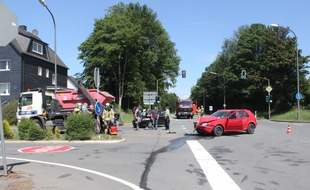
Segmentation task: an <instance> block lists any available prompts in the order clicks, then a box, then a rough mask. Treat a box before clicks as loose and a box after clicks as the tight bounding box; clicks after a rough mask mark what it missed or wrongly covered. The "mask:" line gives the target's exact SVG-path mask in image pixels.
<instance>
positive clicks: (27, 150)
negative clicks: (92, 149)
mask: <svg viewBox="0 0 310 190" xmlns="http://www.w3.org/2000/svg"><path fill="white" fill-rule="evenodd" d="M71 149H74V147H72V146H32V147H27V148H22V149H19V150H18V152H22V153H50V152H64V151H68V150H71Z"/></svg>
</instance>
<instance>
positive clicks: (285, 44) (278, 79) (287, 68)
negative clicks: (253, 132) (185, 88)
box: [191, 24, 309, 113]
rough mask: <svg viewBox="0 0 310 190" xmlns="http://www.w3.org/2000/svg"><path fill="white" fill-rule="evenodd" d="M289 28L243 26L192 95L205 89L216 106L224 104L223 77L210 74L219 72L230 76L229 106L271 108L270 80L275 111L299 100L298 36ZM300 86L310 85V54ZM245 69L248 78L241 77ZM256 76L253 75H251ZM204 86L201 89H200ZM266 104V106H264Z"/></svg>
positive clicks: (305, 59)
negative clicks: (309, 71)
mask: <svg viewBox="0 0 310 190" xmlns="http://www.w3.org/2000/svg"><path fill="white" fill-rule="evenodd" d="M288 33H289V30H288V29H287V28H270V27H266V26H265V25H263V24H252V25H251V26H241V27H239V29H238V30H237V31H236V32H235V34H234V36H233V37H232V38H231V39H227V40H225V41H224V45H223V46H222V52H220V53H219V55H218V57H217V59H216V60H215V61H214V62H213V63H212V64H211V65H210V66H209V67H207V68H206V70H205V72H204V73H203V74H202V77H201V78H200V79H199V80H198V82H197V84H196V86H195V87H194V88H193V89H192V95H191V96H201V93H202V92H203V91H204V92H205V93H206V94H207V96H208V99H209V101H210V102H212V103H213V104H215V107H216V108H221V104H222V103H221V101H220V98H219V94H220V93H221V92H220V91H221V89H222V86H221V85H220V83H219V80H220V78H218V77H215V76H214V75H210V73H209V72H210V71H213V72H217V73H219V74H221V75H223V76H225V78H226V83H225V86H226V95H227V96H226V102H227V106H228V107H227V108H243V107H245V108H248V109H252V110H258V111H263V110H267V105H266V103H265V96H266V95H267V91H266V90H265V89H266V87H267V85H268V83H267V81H266V80H262V78H266V79H269V80H270V84H271V86H272V88H273V90H272V92H271V93H273V94H274V96H273V103H272V106H273V110H274V112H278V113H279V112H285V111H288V110H289V109H292V108H293V107H294V105H295V104H296V99H295V94H296V43H297V42H296V39H295V38H291V37H290V36H288ZM298 53H299V64H300V87H301V89H302V90H301V92H302V93H303V91H305V90H306V89H307V83H306V80H305V76H306V74H307V71H306V70H305V63H307V62H308V61H309V56H301V50H298ZM241 70H246V72H247V75H248V77H247V79H246V80H241V79H240V73H241ZM251 76H252V77H251ZM200 88H202V89H201V90H199V89H200ZM305 100H307V99H305ZM264 105H265V106H264Z"/></svg>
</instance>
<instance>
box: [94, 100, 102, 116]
mask: <svg viewBox="0 0 310 190" xmlns="http://www.w3.org/2000/svg"><path fill="white" fill-rule="evenodd" d="M102 109H103V107H102V105H101V104H100V102H96V104H95V111H96V114H97V115H100V114H101V113H102Z"/></svg>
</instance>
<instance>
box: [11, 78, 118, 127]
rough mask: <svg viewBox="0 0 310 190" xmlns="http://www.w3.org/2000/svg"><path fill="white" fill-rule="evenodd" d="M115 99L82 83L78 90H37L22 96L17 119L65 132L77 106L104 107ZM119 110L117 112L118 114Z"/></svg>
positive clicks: (23, 93) (29, 91) (24, 93)
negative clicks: (96, 104)
mask: <svg viewBox="0 0 310 190" xmlns="http://www.w3.org/2000/svg"><path fill="white" fill-rule="evenodd" d="M114 99H115V97H114V96H112V95H111V94H109V93H108V92H104V91H97V89H86V88H85V87H84V86H83V85H82V84H81V83H80V82H79V84H78V90H66V89H64V90H57V91H56V92H55V91H54V92H49V91H47V90H45V89H41V88H36V89H31V90H28V91H27V92H22V93H21V94H20V98H19V102H18V108H17V112H16V117H17V119H18V121H20V120H21V119H22V118H28V119H33V120H34V121H36V123H37V124H38V125H39V126H40V127H41V128H46V126H47V125H49V126H50V125H51V126H52V127H53V128H54V127H56V126H57V127H58V128H59V130H61V131H64V130H65V126H64V121H65V119H66V117H67V116H68V115H70V114H72V113H73V111H74V108H76V106H77V105H82V104H84V103H87V104H88V105H90V104H93V105H95V103H96V102H97V101H98V102H100V104H102V105H106V103H111V102H112V101H114ZM117 112H118V110H117V111H116V113H117Z"/></svg>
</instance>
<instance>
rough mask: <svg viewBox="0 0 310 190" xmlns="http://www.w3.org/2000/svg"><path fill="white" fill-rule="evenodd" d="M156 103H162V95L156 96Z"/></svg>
mask: <svg viewBox="0 0 310 190" xmlns="http://www.w3.org/2000/svg"><path fill="white" fill-rule="evenodd" d="M155 102H156V104H159V103H160V97H159V96H156V101H155Z"/></svg>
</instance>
